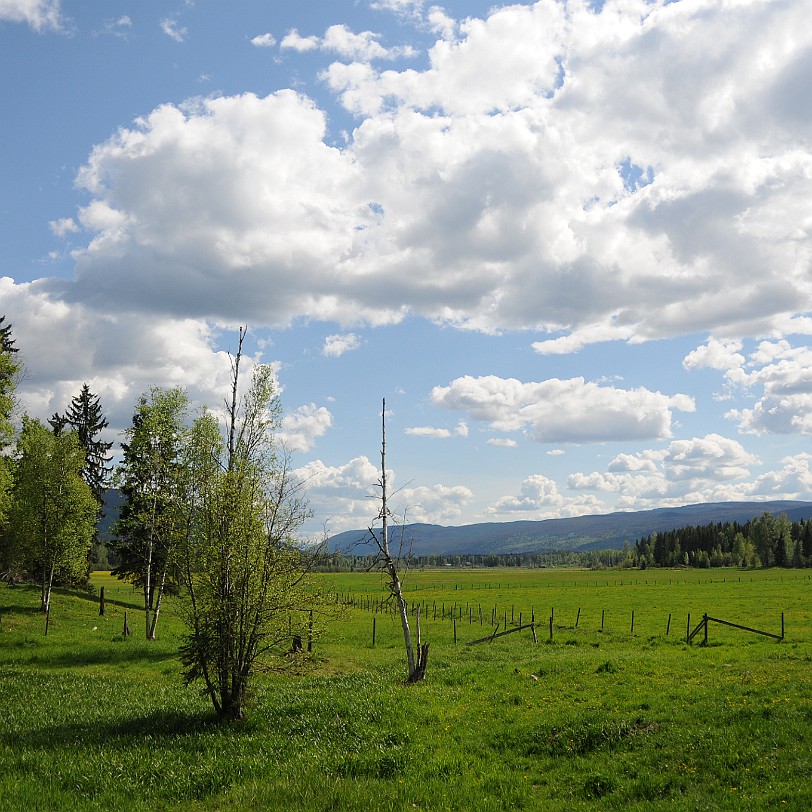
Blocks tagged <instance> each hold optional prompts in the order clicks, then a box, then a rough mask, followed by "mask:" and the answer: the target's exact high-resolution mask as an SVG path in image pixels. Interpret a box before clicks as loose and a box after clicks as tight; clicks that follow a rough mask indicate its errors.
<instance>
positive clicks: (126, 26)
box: [94, 14, 133, 39]
mask: <svg viewBox="0 0 812 812" xmlns="http://www.w3.org/2000/svg"><path fill="white" fill-rule="evenodd" d="M132 27H133V21H132V19H131V18H130V17H128V16H127V15H126V14H124V15H122V16H121V17H117V18H115V19H111V20H105V21H104V23H103V25H102V28H101V29H100V30H99V31H96V32H94V33H96V34H109V35H110V36H113V37H117V38H118V39H129V38H130V36H131V35H132Z"/></svg>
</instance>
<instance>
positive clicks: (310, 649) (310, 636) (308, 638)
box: [307, 609, 375, 652]
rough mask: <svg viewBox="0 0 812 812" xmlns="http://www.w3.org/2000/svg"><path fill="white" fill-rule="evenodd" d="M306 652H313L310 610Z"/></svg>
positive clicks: (311, 615)
mask: <svg viewBox="0 0 812 812" xmlns="http://www.w3.org/2000/svg"><path fill="white" fill-rule="evenodd" d="M372 620H373V621H374V620H375V618H374V617H373V618H372ZM307 650H308V652H311V651H313V610H312V609H311V610H310V619H309V620H308V622H307Z"/></svg>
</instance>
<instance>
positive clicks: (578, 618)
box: [575, 606, 581, 629]
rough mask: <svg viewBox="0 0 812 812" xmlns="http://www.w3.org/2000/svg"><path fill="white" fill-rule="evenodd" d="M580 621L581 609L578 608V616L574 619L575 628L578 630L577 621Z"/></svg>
mask: <svg viewBox="0 0 812 812" xmlns="http://www.w3.org/2000/svg"><path fill="white" fill-rule="evenodd" d="M580 619H581V607H580V606H579V607H578V614H577V615H576V617H575V628H576V629H577V628H578V621H579V620H580Z"/></svg>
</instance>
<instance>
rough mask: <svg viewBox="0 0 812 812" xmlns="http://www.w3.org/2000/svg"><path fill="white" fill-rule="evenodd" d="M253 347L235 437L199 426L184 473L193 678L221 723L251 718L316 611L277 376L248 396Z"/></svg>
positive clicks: (303, 509)
mask: <svg viewBox="0 0 812 812" xmlns="http://www.w3.org/2000/svg"><path fill="white" fill-rule="evenodd" d="M244 337H245V333H244V331H242V330H241V331H240V341H239V346H238V350H237V353H236V356H235V357H234V359H233V367H232V387H231V392H230V397H229V399H228V400H227V404H226V421H225V434H222V433H221V432H220V430H219V428H218V424H217V422H216V421H215V420H214V418H213V417H212V416H211V415H208V414H204V415H202V416H201V417H199V418H198V419H197V420H196V421H195V423H194V426H193V429H192V436H191V439H190V441H189V443H188V454H187V459H186V463H185V466H184V469H185V472H186V474H187V477H188V478H187V484H186V490H185V493H186V504H187V507H188V510H187V522H186V526H187V530H188V532H187V535H186V537H185V540H184V542H183V544H182V554H181V560H182V564H183V567H182V569H183V580H184V587H185V589H184V590H183V595H184V606H185V617H186V621H187V625H188V630H189V631H188V634H187V637H186V641H185V644H184V646H183V649H182V657H183V662H184V666H185V677H186V680H187V682H189V683H191V682H194V681H195V680H202V682H203V683H204V685H205V689H206V691H207V693H208V695H209V696H210V697H211V701H212V704H213V706H214V709H215V712H216V713H217V715H218V716H219V717H220V718H222V719H225V720H230V721H233V720H239V719H241V718H242V717H243V715H244V709H245V700H246V691H247V689H248V686H249V683H250V680H251V678H252V675H253V674H254V672H255V670H256V669H257V668H258V667H260V666H261V665H268V663H269V659H270V657H271V655H273V654H274V653H275V654H277V655H278V654H281V653H283V652H284V650H285V643H286V642H287V641H289V640H290V637H289V631H288V623H289V617H290V615H291V613H301V612H302V610H303V609H306V608H307V607H308V606H312V603H313V601H314V595H313V594H312V593H311V592H310V591H309V590H308V589H306V583H305V576H306V575H307V572H308V559H307V556H306V555H305V554H304V553H303V551H302V550H301V549H300V548H299V547H298V546H297V542H296V533H297V531H298V529H299V527H300V526H301V524H302V522H303V521H304V520H305V518H306V517H307V516H308V508H307V504H306V502H305V500H304V499H303V495H302V490H301V485H300V483H298V482H297V481H296V480H295V479H294V477H293V476H292V474H291V470H290V467H289V464H288V460H287V458H286V457H285V455H284V454H279V453H278V452H277V449H276V448H275V446H274V440H273V432H274V430H275V429H276V428H277V427H278V426H279V420H280V405H279V401H278V398H277V395H276V392H275V388H274V378H273V373H272V370H271V368H270V367H268V366H264V365H257V366H255V367H254V370H253V377H252V381H251V385H250V388H249V389H248V391H247V392H246V394H245V395H244V396H242V397H240V394H239V385H240V362H241V358H242V344H243V339H244Z"/></svg>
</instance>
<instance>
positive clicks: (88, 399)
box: [48, 383, 113, 504]
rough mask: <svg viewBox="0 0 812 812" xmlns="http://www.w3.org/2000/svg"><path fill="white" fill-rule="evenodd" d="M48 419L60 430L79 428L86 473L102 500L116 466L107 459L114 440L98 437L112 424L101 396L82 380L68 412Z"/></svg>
mask: <svg viewBox="0 0 812 812" xmlns="http://www.w3.org/2000/svg"><path fill="white" fill-rule="evenodd" d="M48 422H49V423H50V424H51V426H52V428H53V430H54V433H56V434H60V433H61V432H62V431H63V430H64V429H65V428H67V427H70V428H72V429H73V430H74V431H76V434H77V435H78V437H79V443H80V444H81V446H82V448H84V450H85V467H84V470H83V471H82V477H83V478H84V480H85V482H87V484H88V485H89V486H90V489H91V490H92V491H93V495H94V496H95V497H96V501H97V502H98V503H99V504H102V502H103V500H104V491H105V489H106V487H107V481H108V479H109V476H110V471H111V470H112V469H111V468H110V467H108V466H107V463H108V462H110V456H109V454H108V452H109V451H110V449H111V448H112V445H113V444H112V443H106V442H104V441H102V440H100V439H98V435H99V434H100V433H101V432H102V431H104V429H106V428H107V426H108V423H107V419H106V418H105V417H104V415H103V414H102V408H101V402H100V400H99V396H98V395H94V394H93V393H92V392H91V391H90V387H89V386H88V384H86V383H85V384H82V389H81V390H80V392H79V394H78V395H76V397H74V398H73V400H72V401H71V403H70V406H68V409H67V411H66V412H65V414H64V415H60V414H59V413H57V414H54V415H53V416H52V417H51V418H50V419H49V421H48Z"/></svg>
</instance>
